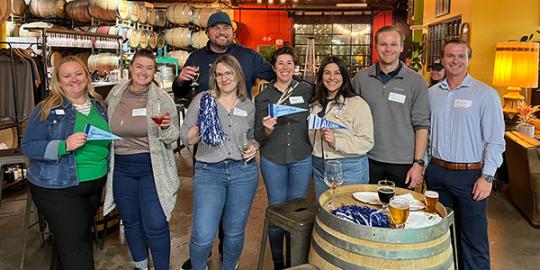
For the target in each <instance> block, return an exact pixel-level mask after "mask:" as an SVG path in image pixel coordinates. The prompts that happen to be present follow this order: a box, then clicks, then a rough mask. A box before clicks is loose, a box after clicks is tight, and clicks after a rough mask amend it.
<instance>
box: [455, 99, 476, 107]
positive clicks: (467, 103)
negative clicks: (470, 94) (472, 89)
mask: <svg viewBox="0 0 540 270" xmlns="http://www.w3.org/2000/svg"><path fill="white" fill-rule="evenodd" d="M471 105H472V100H469V99H456V100H454V108H469V107H471Z"/></svg>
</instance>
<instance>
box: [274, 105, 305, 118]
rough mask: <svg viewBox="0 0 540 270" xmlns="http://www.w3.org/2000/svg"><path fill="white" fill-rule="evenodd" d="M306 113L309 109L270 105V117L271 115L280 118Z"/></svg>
mask: <svg viewBox="0 0 540 270" xmlns="http://www.w3.org/2000/svg"><path fill="white" fill-rule="evenodd" d="M305 111H307V109H303V108H298V107H293V106H287V105H280V104H273V103H268V115H270V116H271V117H280V116H284V115H288V114H293V113H299V112H305Z"/></svg>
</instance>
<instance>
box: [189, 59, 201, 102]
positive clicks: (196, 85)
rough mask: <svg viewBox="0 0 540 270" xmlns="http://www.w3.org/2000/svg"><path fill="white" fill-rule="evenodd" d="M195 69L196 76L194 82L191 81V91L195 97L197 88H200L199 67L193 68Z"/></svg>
mask: <svg viewBox="0 0 540 270" xmlns="http://www.w3.org/2000/svg"><path fill="white" fill-rule="evenodd" d="M193 68H194V69H195V75H193V80H192V81H191V91H192V93H193V96H195V95H196V94H197V87H199V85H200V84H199V75H200V72H199V66H193Z"/></svg>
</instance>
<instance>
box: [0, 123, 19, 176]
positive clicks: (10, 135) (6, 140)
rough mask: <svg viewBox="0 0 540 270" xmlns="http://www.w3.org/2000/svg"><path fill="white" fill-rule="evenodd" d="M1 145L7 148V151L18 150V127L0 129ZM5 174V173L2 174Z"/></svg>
mask: <svg viewBox="0 0 540 270" xmlns="http://www.w3.org/2000/svg"><path fill="white" fill-rule="evenodd" d="M0 143H3V144H5V145H6V146H7V149H13V148H17V147H18V144H17V125H15V124H14V125H13V126H11V125H10V126H8V127H6V128H1V129H0ZM1 173H3V172H1Z"/></svg>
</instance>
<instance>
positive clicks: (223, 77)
mask: <svg viewBox="0 0 540 270" xmlns="http://www.w3.org/2000/svg"><path fill="white" fill-rule="evenodd" d="M233 77H234V72H232V71H225V72H224V73H216V80H228V79H232V78H233Z"/></svg>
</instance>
